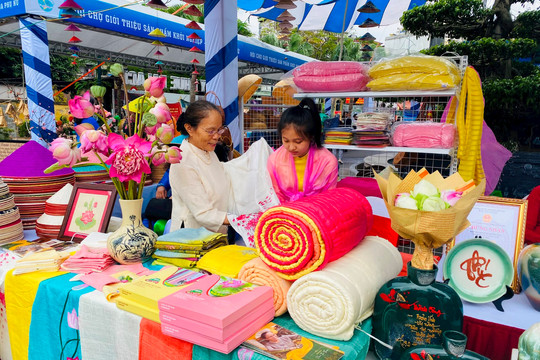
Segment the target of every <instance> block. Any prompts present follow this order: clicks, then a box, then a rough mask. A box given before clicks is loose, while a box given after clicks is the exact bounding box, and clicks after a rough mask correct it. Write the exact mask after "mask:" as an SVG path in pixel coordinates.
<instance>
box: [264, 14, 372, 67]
mask: <svg viewBox="0 0 540 360" xmlns="http://www.w3.org/2000/svg"><path fill="white" fill-rule="evenodd" d="M278 31H279V30H278V27H277V23H275V22H273V21H268V20H265V21H263V26H262V30H261V35H260V40H261V41H263V42H265V43H267V44H270V45H274V46H278V47H281V48H283V49H287V50H289V51H293V52H295V53H298V54H302V55H306V56H309V57H312V58H314V59H317V60H321V61H335V60H338V59H339V52H340V41H341V39H340V34H336V33H332V32H328V31H323V30H319V31H298V29H294V30H292V32H291V36H290V39H289V41H288V42H284V41H281V40H279V38H278ZM364 44H366V42H363V43H361V42H359V41H358V40H357V39H355V38H351V37H349V36H347V35H345V37H344V39H343V54H342V56H341V60H344V61H360V60H361V58H362V55H363V53H362V51H361V48H362V46H363V45H364ZM367 44H369V45H371V47H372V48H375V45H374V44H375V43H374V42H369V43H367Z"/></svg>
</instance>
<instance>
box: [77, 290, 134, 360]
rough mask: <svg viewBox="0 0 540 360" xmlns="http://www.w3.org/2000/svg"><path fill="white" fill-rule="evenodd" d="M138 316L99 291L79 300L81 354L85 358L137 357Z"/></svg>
mask: <svg viewBox="0 0 540 360" xmlns="http://www.w3.org/2000/svg"><path fill="white" fill-rule="evenodd" d="M140 323H141V317H140V316H138V315H135V314H132V313H129V312H127V311H122V310H120V309H118V308H117V307H116V305H115V303H112V302H108V301H107V299H106V298H105V296H104V295H103V293H102V292H101V291H97V290H96V291H92V292H89V293H87V294H84V295H82V296H81V298H80V300H79V331H80V333H81V354H82V358H83V359H85V360H103V359H117V360H122V359H125V360H132V359H138V358H139V326H140Z"/></svg>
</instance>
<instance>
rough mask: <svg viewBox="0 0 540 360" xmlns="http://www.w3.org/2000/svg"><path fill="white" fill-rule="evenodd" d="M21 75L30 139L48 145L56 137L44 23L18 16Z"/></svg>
mask: <svg viewBox="0 0 540 360" xmlns="http://www.w3.org/2000/svg"><path fill="white" fill-rule="evenodd" d="M19 26H20V28H21V43H22V54H23V61H24V76H25V79H26V94H27V97H28V112H29V114H30V128H31V130H32V140H36V141H38V142H39V143H40V144H41V145H43V146H48V142H51V141H52V140H53V139H54V138H55V137H56V123H55V120H54V100H53V89H52V80H51V66H50V60H49V41H48V40H47V28H46V22H45V21H41V20H34V19H32V18H20V19H19Z"/></svg>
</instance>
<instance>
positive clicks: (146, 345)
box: [139, 319, 193, 360]
mask: <svg viewBox="0 0 540 360" xmlns="http://www.w3.org/2000/svg"><path fill="white" fill-rule="evenodd" d="M192 352H193V344H192V343H189V342H187V341H184V340H180V339H176V338H173V337H170V336H167V335H164V334H163V333H162V332H161V325H160V324H158V323H157V322H154V321H151V320H148V319H142V320H141V325H140V331H139V359H140V360H154V359H170V360H191V357H192Z"/></svg>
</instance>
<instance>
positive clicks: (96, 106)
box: [94, 105, 112, 118]
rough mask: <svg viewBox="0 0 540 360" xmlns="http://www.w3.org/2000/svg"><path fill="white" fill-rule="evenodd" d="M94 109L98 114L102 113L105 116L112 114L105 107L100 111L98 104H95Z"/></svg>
mask: <svg viewBox="0 0 540 360" xmlns="http://www.w3.org/2000/svg"><path fill="white" fill-rule="evenodd" d="M94 111H95V112H96V113H98V114H100V115H103V116H104V117H106V118H110V117H111V115H112V114H111V113H110V112H108V111H107V110H106V109H103V112H101V106H99V105H95V106H94Z"/></svg>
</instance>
